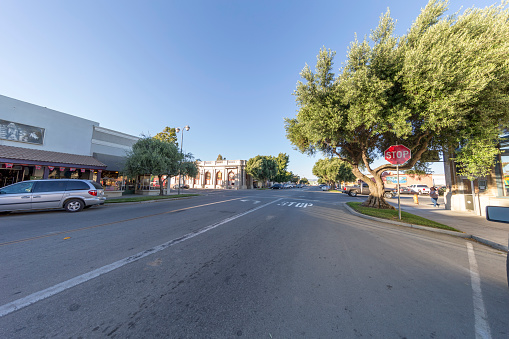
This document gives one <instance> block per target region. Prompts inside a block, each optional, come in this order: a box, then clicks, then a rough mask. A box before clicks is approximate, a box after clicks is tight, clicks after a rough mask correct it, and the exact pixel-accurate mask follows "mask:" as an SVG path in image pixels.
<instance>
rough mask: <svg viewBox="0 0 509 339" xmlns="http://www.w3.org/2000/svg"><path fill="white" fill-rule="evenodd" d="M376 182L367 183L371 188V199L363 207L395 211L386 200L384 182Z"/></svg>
mask: <svg viewBox="0 0 509 339" xmlns="http://www.w3.org/2000/svg"><path fill="white" fill-rule="evenodd" d="M375 180H376V182H373V181H371V180H369V181H368V182H367V184H368V186H369V197H368V200H366V201H365V202H363V203H362V206H365V207H372V208H379V209H386V210H394V209H395V208H394V207H393V206H392V205H391V204H389V203H387V202H386V201H385V198H384V193H385V187H384V183H383V181H382V180H377V178H375Z"/></svg>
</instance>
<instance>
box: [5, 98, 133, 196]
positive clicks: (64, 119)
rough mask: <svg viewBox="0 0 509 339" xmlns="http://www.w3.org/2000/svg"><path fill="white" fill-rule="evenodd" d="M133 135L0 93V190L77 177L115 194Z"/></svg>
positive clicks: (119, 188) (122, 184) (119, 189)
mask: <svg viewBox="0 0 509 339" xmlns="http://www.w3.org/2000/svg"><path fill="white" fill-rule="evenodd" d="M137 140H138V138H137V137H134V136H130V135H127V134H124V133H120V132H116V131H113V130H109V129H105V128H102V127H100V126H99V123H98V122H95V121H91V120H87V119H83V118H79V117H76V116H73V115H70V114H66V113H62V112H58V111H55V110H51V109H48V108H46V107H41V106H37V105H33V104H30V103H27V102H23V101H20V100H16V99H12V98H9V97H6V96H2V95H0V187H3V186H6V185H10V184H12V183H15V182H18V181H23V180H28V179H47V178H48V179H52V178H55V179H56V178H71V179H72V178H80V179H89V180H95V181H97V182H100V183H101V184H103V186H104V187H105V189H106V191H107V192H109V193H110V194H109V195H112V194H115V193H116V194H121V193H122V191H124V190H125V189H126V184H125V183H126V181H125V180H124V179H123V178H122V177H121V176H119V172H120V169H121V167H122V165H123V162H124V161H125V155H126V152H127V151H128V150H129V149H130V147H131V146H132V145H133V144H134V143H135V142H136V141H137Z"/></svg>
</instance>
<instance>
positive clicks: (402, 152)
mask: <svg viewBox="0 0 509 339" xmlns="http://www.w3.org/2000/svg"><path fill="white" fill-rule="evenodd" d="M384 155H385V160H387V161H388V162H390V163H391V164H394V165H401V164H404V163H405V162H407V161H408V160H409V159H410V158H411V157H412V152H411V151H410V149H409V148H408V147H406V146H403V145H393V146H391V147H389V148H388V149H386V150H385V152H384Z"/></svg>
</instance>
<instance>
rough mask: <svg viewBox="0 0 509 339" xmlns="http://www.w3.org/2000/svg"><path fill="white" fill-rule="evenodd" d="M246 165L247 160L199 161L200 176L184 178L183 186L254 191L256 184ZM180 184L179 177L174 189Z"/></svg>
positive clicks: (172, 182)
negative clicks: (247, 171)
mask: <svg viewBox="0 0 509 339" xmlns="http://www.w3.org/2000/svg"><path fill="white" fill-rule="evenodd" d="M246 163H247V161H246V160H217V161H198V162H197V165H198V175H197V176H196V177H195V178H188V177H186V178H183V179H182V181H181V184H186V185H188V186H189V187H190V188H211V189H252V188H253V185H254V182H253V178H252V177H251V176H250V175H248V174H247V173H246ZM178 183H179V178H178V177H174V178H172V180H171V185H172V187H173V186H175V185H177V184H178Z"/></svg>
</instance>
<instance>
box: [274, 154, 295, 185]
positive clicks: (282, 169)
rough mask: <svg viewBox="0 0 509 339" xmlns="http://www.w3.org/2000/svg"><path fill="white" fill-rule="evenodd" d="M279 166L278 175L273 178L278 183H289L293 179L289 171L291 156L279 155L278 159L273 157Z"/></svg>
mask: <svg viewBox="0 0 509 339" xmlns="http://www.w3.org/2000/svg"><path fill="white" fill-rule="evenodd" d="M271 158H272V159H273V160H274V161H275V162H276V164H277V174H276V175H275V176H274V178H272V180H273V181H276V182H287V181H290V180H291V179H292V173H291V172H288V171H287V168H288V163H289V162H290V156H289V155H287V154H286V153H279V154H278V156H277V157H271Z"/></svg>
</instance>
